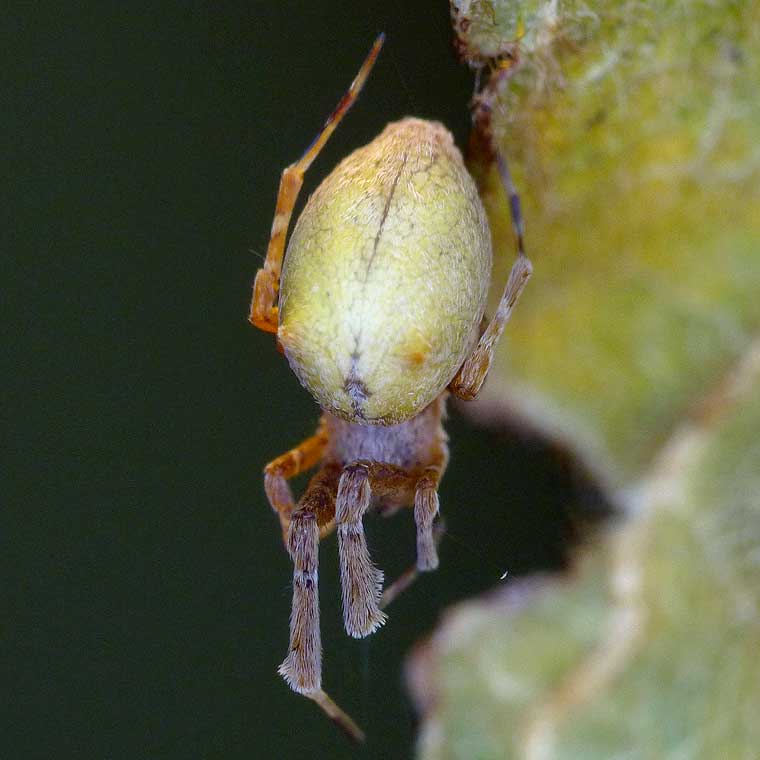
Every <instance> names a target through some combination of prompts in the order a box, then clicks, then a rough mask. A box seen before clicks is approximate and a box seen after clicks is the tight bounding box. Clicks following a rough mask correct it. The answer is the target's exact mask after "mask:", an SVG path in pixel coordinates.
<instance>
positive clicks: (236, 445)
mask: <svg viewBox="0 0 760 760" xmlns="http://www.w3.org/2000/svg"><path fill="white" fill-rule="evenodd" d="M4 26H5V38H6V41H5V48H6V50H7V52H8V53H9V58H8V60H9V63H8V65H7V66H6V67H5V71H4V72H3V78H4V80H5V84H6V85H7V86H8V87H9V89H8V92H7V95H6V96H5V97H4V103H5V105H4V111H5V113H4V116H5V118H4V121H5V141H4V142H5V148H6V150H5V151H3V153H4V156H3V160H4V162H5V169H4V175H5V178H6V182H7V184H8V185H9V189H10V197H9V199H8V201H9V202H7V203H5V204H4V208H3V212H4V216H5V220H4V224H3V230H2V236H3V239H4V244H3V260H4V262H6V264H10V270H11V271H10V277H8V278H6V288H5V292H4V298H3V303H4V307H5V308H4V312H5V317H4V319H3V332H4V334H5V337H6V340H7V341H8V344H9V348H8V349H7V350H6V352H5V369H6V372H5V379H6V383H5V384H6V390H5V403H4V404H3V411H4V413H5V415H4V416H5V417H6V425H5V426H4V428H5V434H6V445H5V447H4V450H5V454H6V456H5V462H6V466H5V468H4V469H5V477H6V478H7V481H6V485H5V487H4V489H3V490H4V491H5V498H4V499H3V501H4V502H5V503H4V508H3V521H4V522H6V525H5V529H4V531H3V534H4V539H5V540H4V549H3V551H2V553H1V555H2V556H1V559H0V562H1V563H2V567H3V569H2V577H3V582H2V587H3V591H2V595H3V610H4V612H3V614H2V623H0V625H1V626H2V628H1V634H0V635H1V636H2V641H3V649H4V650H5V659H6V666H5V667H6V668H7V670H6V671H5V675H4V677H3V679H2V680H3V684H4V688H5V690H6V695H5V699H4V700H3V701H4V707H3V708H2V711H0V712H2V718H0V728H1V729H2V730H0V745H2V746H4V749H2V750H1V753H2V754H3V755H4V756H5V757H14V758H43V757H44V758H48V757H50V756H52V755H55V756H75V757H81V758H90V757H91V758H141V757H146V758H148V757H150V758H193V757H198V758H201V757H202V758H212V757H225V758H238V757H240V758H242V757H252V756H253V757H270V756H279V757H292V756H296V754H298V755H303V754H304V753H309V755H310V756H311V757H315V758H321V757H325V758H328V757H329V758H340V757H348V756H353V755H355V754H361V755H362V756H366V757H406V756H410V755H411V754H412V751H413V742H414V731H415V715H414V711H413V709H412V707H411V705H410V703H409V701H408V698H407V695H406V691H405V687H404V684H403V667H404V660H405V656H406V654H407V652H408V651H409V650H410V648H411V647H412V646H413V645H414V643H415V642H416V641H418V640H419V639H420V638H421V637H423V636H425V635H426V634H427V633H429V632H430V631H431V629H432V627H433V626H434V624H435V622H436V620H437V619H438V618H439V616H440V614H441V612H442V610H443V609H444V608H445V607H447V606H449V605H451V604H453V603H454V602H456V601H457V600H460V599H462V598H463V597H467V596H471V595H473V594H476V593H478V592H481V591H483V590H485V589H488V588H491V587H493V586H496V585H497V584H499V583H500V582H501V581H500V580H499V579H500V576H502V574H503V573H504V572H505V571H508V572H509V574H510V577H518V576H520V575H521V574H525V573H526V572H528V571H534V570H537V569H542V568H552V567H558V566H559V565H561V564H562V563H563V562H564V561H565V558H566V551H567V549H566V547H567V543H568V540H569V539H570V537H571V536H572V534H573V521H572V520H571V518H570V516H569V515H568V513H567V511H566V510H567V507H568V506H569V505H570V504H571V503H572V502H573V499H574V498H576V497H577V499H580V500H582V501H583V500H585V501H587V502H589V503H592V504H593V503H595V502H594V499H595V498H596V497H595V496H594V495H593V492H592V490H589V489H590V487H589V486H588V485H586V484H584V483H582V482H580V480H579V476H578V475H577V473H575V472H574V471H573V470H572V467H571V466H570V464H569V462H568V460H567V457H565V455H564V454H563V453H562V452H559V451H555V450H551V449H550V448H548V447H547V445H545V444H543V443H542V442H541V441H539V440H537V439H535V438H533V437H531V436H530V435H528V434H526V433H520V432H519V431H512V433H507V432H498V431H493V430H492V431H484V430H477V429H475V428H473V427H472V426H471V425H469V424H468V423H467V422H465V421H464V420H463V419H462V418H461V417H460V415H459V414H458V413H457V412H456V411H454V412H453V413H452V416H451V419H450V421H449V424H448V430H449V432H450V435H451V452H452V459H451V464H450V467H449V470H448V473H447V475H446V478H445V480H444V483H443V487H442V490H441V500H442V509H443V514H444V515H445V518H446V522H447V527H448V533H447V536H446V537H445V538H444V541H443V545H442V549H441V560H442V561H441V568H440V570H439V571H438V572H436V573H435V574H432V575H430V576H429V577H424V578H423V579H421V580H420V581H419V582H418V583H417V585H416V586H414V587H413V588H412V590H410V591H409V592H407V593H406V594H405V595H404V596H403V597H401V598H400V599H399V601H398V602H397V603H396V604H394V606H393V607H392V609H391V610H390V621H389V623H388V625H387V626H386V627H385V628H383V629H382V630H381V631H380V632H379V634H378V635H375V636H373V637H371V638H370V639H368V640H366V641H354V640H352V639H349V638H348V637H347V636H346V635H345V634H344V632H343V630H342V622H341V613H340V601H339V585H338V584H339V580H338V574H337V558H336V549H335V541H334V539H331V540H328V541H327V542H325V544H323V547H322V549H321V567H320V573H321V583H320V586H321V588H320V594H321V608H322V631H323V644H324V649H325V654H324V682H325V687H326V689H327V690H328V691H329V692H330V693H331V694H332V695H333V696H334V697H335V698H336V700H337V701H339V702H340V703H341V704H342V705H343V706H344V707H345V708H346V709H347V710H348V711H350V712H351V713H352V714H353V715H354V717H355V718H356V719H357V720H358V721H359V722H360V723H361V724H362V726H363V727H364V729H365V730H366V732H367V736H368V741H367V744H366V746H365V747H364V748H362V749H361V750H358V751H357V750H356V749H355V748H353V747H351V746H349V744H348V743H347V742H346V741H345V740H344V738H343V737H342V736H341V735H340V734H339V733H338V732H337V731H336V730H335V728H334V727H333V726H332V725H331V724H330V723H329V722H328V721H327V720H326V719H325V718H324V717H323V716H322V715H321V714H320V712H319V711H318V710H317V708H316V707H315V706H314V705H313V704H311V703H310V702H308V701H307V700H305V699H303V698H301V697H299V696H297V695H295V694H293V693H291V692H290V691H289V690H288V688H287V687H286V685H285V684H284V682H283V681H282V680H281V679H280V677H279V676H278V675H277V673H276V668H277V666H278V664H279V663H280V662H281V660H282V658H283V657H284V655H285V653H286V648H287V641H288V616H289V610H290V595H291V590H290V577H291V563H290V560H289V558H288V557H287V555H286V553H285V551H284V550H283V547H282V545H281V541H280V536H279V530H278V526H277V521H276V519H275V518H274V516H273V515H272V514H271V512H270V509H269V506H268V505H267V503H266V501H265V498H264V494H263V488H262V468H263V466H264V464H265V463H266V462H267V461H269V460H270V459H272V458H274V457H275V456H276V455H278V454H280V453H282V452H284V451H285V450H287V449H288V448H290V447H291V446H292V445H294V444H295V443H296V442H298V441H300V440H301V439H302V438H303V437H304V436H306V435H308V434H310V432H311V431H312V430H313V429H314V427H315V424H316V421H317V418H318V410H317V408H316V407H315V405H314V403H313V401H312V400H311V399H310V397H309V396H308V395H307V394H306V392H305V391H304V390H303V389H302V388H301V387H300V386H299V385H298V383H297V381H296V380H295V378H294V376H293V375H292V373H291V372H290V370H289V368H288V366H287V364H286V362H285V360H284V359H283V358H282V357H281V356H280V355H279V354H278V353H277V351H276V350H275V346H274V341H273V340H272V338H271V336H267V335H264V334H262V333H259V332H258V331H256V330H255V329H253V328H252V327H250V326H249V325H248V323H247V314H248V305H249V300H250V289H251V284H252V282H253V277H254V274H255V271H256V269H257V268H258V266H259V265H260V263H261V258H262V256H263V254H264V252H265V250H266V245H267V240H268V233H269V227H270V224H271V219H272V214H273V208H274V200H275V194H276V190H277V183H278V180H279V174H280V171H281V170H282V168H283V167H284V166H285V165H286V164H288V163H290V162H291V161H293V160H294V159H295V158H297V157H298V156H299V155H300V153H301V152H302V151H303V149H304V148H305V147H306V146H307V145H308V144H309V142H310V141H311V140H312V138H313V137H314V135H315V134H316V132H317V130H318V129H319V127H320V126H321V124H322V123H323V121H324V119H325V118H326V116H327V115H328V114H329V112H330V111H331V109H332V108H333V106H334V105H335V103H336V102H337V100H338V98H339V97H340V96H341V94H342V93H343V91H344V90H345V89H346V87H347V86H348V84H349V83H350V81H351V79H352V78H353V76H354V74H355V73H356V71H357V68H358V66H359V64H360V62H361V61H362V59H363V57H364V55H365V54H366V52H367V51H368V49H369V46H370V45H371V42H372V40H373V39H374V37H375V35H376V34H377V33H378V32H379V31H385V32H386V34H387V44H386V47H385V49H384V50H383V52H382V55H381V57H380V60H379V63H378V65H377V67H376V69H375V71H374V73H373V75H372V77H371V79H370V81H369V83H368V85H367V87H366V90H365V92H364V94H363V95H362V97H361V99H360V101H359V103H358V104H357V106H356V107H355V108H354V109H353V110H352V111H351V113H350V115H349V116H348V117H347V119H346V120H345V121H344V123H343V125H342V126H341V128H340V130H339V131H338V132H337V133H336V134H335V136H334V137H333V139H332V140H331V142H330V143H329V144H328V146H327V148H326V149H325V150H324V152H323V154H322V155H321V156H320V157H319V160H318V161H317V163H316V164H315V166H314V168H313V170H312V172H311V173H310V174H309V175H308V178H307V182H306V186H305V192H304V193H303V194H302V202H303V199H305V197H306V196H307V194H308V193H309V192H310V191H311V190H313V189H314V188H315V187H316V185H317V183H318V182H319V180H320V178H321V177H323V176H324V175H325V174H326V173H327V172H328V171H329V170H330V168H331V167H332V166H333V165H334V164H335V163H336V162H337V161H338V160H339V159H340V158H341V157H342V156H344V155H346V154H347V153H348V152H349V151H351V150H352V149H354V148H356V147H358V146H359V145H362V144H364V143H365V142H367V141H369V140H370V139H371V138H373V137H374V136H375V135H376V134H377V133H378V132H379V131H380V130H381V129H382V127H383V126H384V125H385V123H387V122H388V121H389V120H392V119H396V118H399V117H402V116H404V115H407V114H415V115H417V116H422V117H429V118H437V119H440V120H441V121H443V122H444V123H446V124H447V125H448V126H449V127H450V128H451V129H452V130H453V131H454V133H455V136H456V138H457V140H458V142H459V144H460V145H462V144H463V143H464V139H465V138H466V134H467V131H468V126H469V116H468V111H467V107H466V104H467V101H468V99H469V97H470V95H471V92H472V78H471V74H470V73H469V72H468V71H467V70H466V69H465V68H463V67H460V66H459V65H458V64H457V62H456V61H455V59H454V56H453V53H452V51H451V42H450V40H451V32H450V23H449V17H448V6H447V3H445V2H442V1H440V0H438V1H436V2H433V1H432V0H431V1H427V0H425V1H424V2H422V1H421V2H417V3H414V4H408V3H403V2H401V0H391V1H390V2H382V3H381V2H370V3H366V4H357V3H352V2H329V3H287V2H285V3H261V2H247V3H235V2H230V3H222V4H217V3H178V4H171V3H169V4H167V3H163V4H160V5H158V6H156V5H154V4H150V5H145V6H142V7H140V6H139V5H135V4H128V5H127V6H124V7H121V6H114V5H95V4H91V5H89V6H87V5H83V6H78V7H77V6H67V5H64V6H61V5H59V4H53V3H39V4H35V5H34V6H33V7H31V6H29V7H25V8H24V9H23V10H20V9H18V10H17V11H16V12H14V13H11V14H10V16H9V17H6V18H5V23H4ZM297 487H300V486H297ZM568 494H571V496H570V497H569V498H568ZM573 494H574V495H575V496H573ZM368 523H369V524H368V526H367V528H368V532H369V536H370V542H371V546H372V550H373V554H374V556H375V557H376V559H377V561H378V563H379V565H380V566H381V567H382V568H383V569H384V570H385V572H386V577H387V578H393V577H395V575H396V574H397V573H398V572H400V571H401V570H403V569H404V568H405V567H406V566H407V565H408V564H409V563H410V561H411V560H412V558H413V553H414V529H413V522H412V518H411V514H410V513H401V514H399V515H397V516H396V517H395V518H394V519H393V520H389V521H381V520H379V519H370V520H369V521H368Z"/></svg>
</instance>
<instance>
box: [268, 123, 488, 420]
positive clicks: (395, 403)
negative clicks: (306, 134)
mask: <svg viewBox="0 0 760 760" xmlns="http://www.w3.org/2000/svg"><path fill="white" fill-rule="evenodd" d="M491 258H492V254H491V240H490V232H489V228H488V222H487V220H486V216H485V212H484V209H483V206H482V203H481V201H480V198H479V196H478V193H477V189H476V187H475V183H474V182H473V180H472V178H471V177H470V175H469V174H468V172H467V170H466V168H465V166H464V163H463V161H462V157H461V154H460V153H459V150H458V149H457V148H456V146H455V145H454V142H453V139H452V137H451V134H450V133H449V132H448V130H446V128H445V127H443V126H442V125H441V124H439V123H437V122H429V121H423V120H420V119H411V118H407V119H404V120H402V121H400V122H396V123H393V124H389V125H388V126H387V127H386V129H385V130H384V131H383V132H382V134H380V136H379V137H377V138H376V139H375V140H373V141H372V142H371V143H369V144H368V145H366V146H364V147H363V148H359V149H358V150H356V151H354V152H353V153H352V154H351V155H350V156H348V157H347V158H346V159H345V160H343V161H342V162H341V163H340V164H339V165H338V166H337V167H336V168H335V169H334V170H333V172H332V173H331V174H330V175H329V176H328V177H327V178H326V179H325V180H324V181H323V182H322V184H321V185H320V186H319V188H318V189H317V190H316V191H315V192H314V194H313V195H312V196H311V197H310V198H309V201H308V202H307V204H306V207H305V208H304V210H303V212H302V214H301V216H300V218H299V220H298V223H297V224H296V227H295V229H294V231H293V235H292V238H291V240H290V243H289V245H288V250H287V255H286V258H285V263H284V267H283V272H282V281H281V289H280V324H279V332H278V337H279V340H280V342H281V344H282V346H283V348H284V350H285V355H286V356H287V358H288V361H289V362H290V365H291V367H292V368H293V370H294V372H295V373H296V375H297V376H298V378H299V380H300V381H301V383H302V384H303V385H304V386H305V387H306V388H307V389H308V390H309V391H310V392H311V393H312V395H313V396H314V397H315V398H316V400H317V401H318V403H319V404H320V405H321V406H322V407H323V408H324V409H325V410H327V411H329V412H331V413H332V414H335V415H337V416H339V417H342V418H343V419H346V420H349V421H352V422H358V423H361V424H383V425H388V424H396V423H399V422H402V421H404V420H407V419H410V418H411V417H413V416H415V415H416V414H418V413H419V412H420V411H421V410H422V409H424V408H425V407H426V406H427V405H428V404H430V403H431V402H432V401H433V400H434V399H435V398H436V397H437V396H438V395H439V394H440V393H441V391H442V390H443V389H444V388H445V387H446V386H447V385H448V383H449V382H450V381H451V379H452V378H453V376H454V375H455V374H456V372H457V370H458V369H459V367H460V366H461V364H462V362H463V361H464V359H465V358H466V357H467V355H468V354H469V352H470V351H471V350H472V347H473V344H474V341H475V340H476V338H477V329H478V325H479V323H480V320H481V318H482V316H483V311H484V308H485V303H486V297H487V291H488V282H489V279H490V275H491Z"/></svg>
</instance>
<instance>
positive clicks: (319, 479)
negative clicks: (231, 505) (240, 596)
mask: <svg viewBox="0 0 760 760" xmlns="http://www.w3.org/2000/svg"><path fill="white" fill-rule="evenodd" d="M339 474H340V468H338V467H336V466H334V465H327V466H325V467H324V468H322V470H320V472H318V473H317V474H316V475H315V476H314V477H313V478H312V480H311V482H310V483H309V487H308V488H307V489H306V493H305V494H304V496H303V498H302V499H301V501H300V502H299V509H298V510H297V511H296V512H294V513H293V515H292V518H291V520H290V527H289V529H288V538H287V547H288V551H289V552H290V556H291V558H292V559H293V608H292V611H291V615H290V646H289V650H288V655H287V657H286V658H285V660H284V661H283V663H282V665H280V667H279V669H278V672H279V673H280V675H281V676H282V677H283V678H284V679H285V680H286V681H287V683H288V686H290V688H291V689H293V691H297V692H298V693H300V694H303V695H304V696H306V697H308V698H309V699H311V700H313V701H314V702H316V703H317V704H318V705H319V706H320V708H321V709H322V710H323V711H324V712H325V713H326V714H327V716H328V717H329V718H330V719H331V720H332V721H334V722H335V723H336V724H337V725H338V726H339V727H340V729H341V730H342V731H343V732H344V733H346V734H347V735H348V736H349V737H350V738H352V739H354V740H355V741H363V740H364V733H363V732H362V730H361V729H360V728H359V726H357V725H356V723H354V721H353V720H352V719H351V717H350V716H349V715H348V714H347V713H346V712H344V711H343V710H342V709H341V708H340V707H338V705H337V704H336V703H335V702H334V701H333V700H332V699H331V698H330V697H329V696H328V694H327V692H325V691H324V689H322V642H321V638H320V632H319V583H318V565H319V537H320V531H323V530H325V529H326V528H328V527H329V525H330V524H331V522H332V519H333V516H334V514H335V494H336V491H337V487H338V475H339Z"/></svg>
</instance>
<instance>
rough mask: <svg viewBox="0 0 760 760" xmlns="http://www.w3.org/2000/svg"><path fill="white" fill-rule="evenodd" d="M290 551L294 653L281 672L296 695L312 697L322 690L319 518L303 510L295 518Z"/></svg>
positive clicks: (291, 636) (291, 631)
mask: <svg viewBox="0 0 760 760" xmlns="http://www.w3.org/2000/svg"><path fill="white" fill-rule="evenodd" d="M288 551H289V552H290V556H291V558H292V559H293V607H292V610H291V615H290V649H289V651H288V655H287V657H286V658H285V660H284V661H283V663H282V665H280V667H279V671H278V672H279V673H280V675H281V676H282V677H283V678H284V679H285V680H286V681H287V683H288V686H290V688H291V689H293V691H297V692H299V693H300V694H309V693H310V692H314V691H317V690H318V689H320V688H321V686H322V642H321V639H320V634H319V590H318V589H319V584H318V569H317V568H318V564H319V527H318V525H317V516H316V514H314V513H313V512H305V511H303V510H300V511H299V512H296V513H295V514H294V515H293V519H292V520H291V523H290V530H289V531H288Z"/></svg>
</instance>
